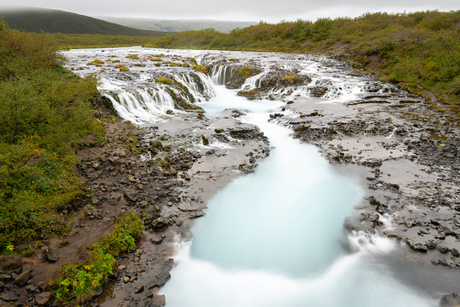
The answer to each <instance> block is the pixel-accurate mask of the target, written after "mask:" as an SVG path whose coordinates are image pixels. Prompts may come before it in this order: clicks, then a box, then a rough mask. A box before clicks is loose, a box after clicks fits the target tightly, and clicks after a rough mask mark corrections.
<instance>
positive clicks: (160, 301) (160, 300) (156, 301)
mask: <svg viewBox="0 0 460 307" xmlns="http://www.w3.org/2000/svg"><path fill="white" fill-rule="evenodd" d="M165 304H166V298H165V296H164V295H155V296H154V297H153V299H152V305H153V306H154V307H163V306H164V305H165Z"/></svg>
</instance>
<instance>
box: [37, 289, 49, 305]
mask: <svg viewBox="0 0 460 307" xmlns="http://www.w3.org/2000/svg"><path fill="white" fill-rule="evenodd" d="M52 299H53V293H51V292H43V293H40V294H38V295H37V296H36V297H35V302H36V303H37V305H38V306H46V305H47V304H49V303H50V302H51V300H52Z"/></svg>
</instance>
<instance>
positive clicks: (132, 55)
mask: <svg viewBox="0 0 460 307" xmlns="http://www.w3.org/2000/svg"><path fill="white" fill-rule="evenodd" d="M125 58H127V59H133V60H139V59H140V58H139V56H138V55H137V54H130V55H127V56H125Z"/></svg>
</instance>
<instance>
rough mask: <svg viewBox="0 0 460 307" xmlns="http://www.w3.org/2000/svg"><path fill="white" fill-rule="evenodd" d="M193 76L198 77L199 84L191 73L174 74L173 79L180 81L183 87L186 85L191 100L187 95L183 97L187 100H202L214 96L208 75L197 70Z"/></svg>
mask: <svg viewBox="0 0 460 307" xmlns="http://www.w3.org/2000/svg"><path fill="white" fill-rule="evenodd" d="M195 76H198V77H199V78H200V81H201V82H200V84H198V83H197V82H196V81H195V80H194V79H193V78H192V77H191V75H187V74H181V75H175V76H174V79H175V80H176V81H178V82H181V83H182V84H183V85H184V86H185V87H187V89H188V91H189V92H190V95H192V97H193V101H190V100H189V99H188V97H184V98H185V99H186V100H187V101H188V102H204V101H207V100H209V99H211V98H213V97H215V96H216V93H215V92H214V87H213V86H212V82H211V81H210V80H209V77H208V76H206V75H205V74H203V73H202V72H197V73H196V74H195Z"/></svg>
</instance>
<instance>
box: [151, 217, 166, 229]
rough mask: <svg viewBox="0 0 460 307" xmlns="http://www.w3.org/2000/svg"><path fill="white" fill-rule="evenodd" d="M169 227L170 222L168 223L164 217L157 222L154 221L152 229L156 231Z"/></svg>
mask: <svg viewBox="0 0 460 307" xmlns="http://www.w3.org/2000/svg"><path fill="white" fill-rule="evenodd" d="M167 226H168V222H167V221H166V219H165V218H164V217H162V216H161V217H159V218H157V219H156V220H153V221H152V227H153V228H154V229H163V228H165V227H167Z"/></svg>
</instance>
